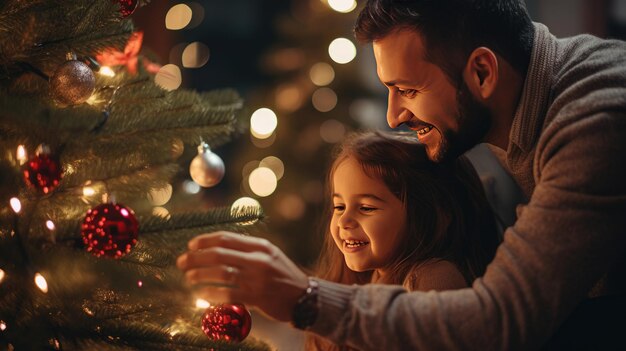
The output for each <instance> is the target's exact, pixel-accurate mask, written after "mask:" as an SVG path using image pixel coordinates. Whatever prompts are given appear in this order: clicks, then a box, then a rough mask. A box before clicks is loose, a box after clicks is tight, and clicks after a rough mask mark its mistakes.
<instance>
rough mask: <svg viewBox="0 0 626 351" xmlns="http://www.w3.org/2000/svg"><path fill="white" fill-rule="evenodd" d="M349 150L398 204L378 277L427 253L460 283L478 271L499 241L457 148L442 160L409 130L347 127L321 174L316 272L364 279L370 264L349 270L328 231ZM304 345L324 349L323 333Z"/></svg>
mask: <svg viewBox="0 0 626 351" xmlns="http://www.w3.org/2000/svg"><path fill="white" fill-rule="evenodd" d="M348 157H351V158H353V159H355V160H357V161H358V162H359V164H360V165H361V166H362V167H363V171H364V172H365V173H366V174H367V175H368V176H370V177H371V178H374V179H380V180H381V181H383V182H384V183H385V185H386V186H387V187H388V188H389V190H390V191H391V192H392V193H394V194H395V195H396V196H397V197H398V198H399V199H400V200H401V201H402V202H403V204H404V208H405V210H406V214H407V215H406V218H407V223H406V226H405V228H406V235H404V237H403V241H402V242H401V243H400V245H398V247H399V252H397V253H396V255H395V259H394V261H393V262H390V263H389V265H388V267H385V268H386V271H387V272H388V273H387V274H386V275H385V277H384V281H379V283H386V284H402V283H403V282H404V279H405V278H406V276H407V275H408V274H409V272H410V270H411V269H412V268H413V267H415V266H417V265H419V264H422V263H424V262H426V261H428V260H430V259H444V260H448V261H450V262H452V263H454V264H455V265H456V266H457V268H458V269H459V270H460V272H461V273H462V274H463V276H464V278H465V280H466V282H467V283H468V285H470V284H471V283H472V281H473V280H474V279H476V278H477V277H479V276H481V275H482V274H483V273H484V272H485V268H486V266H487V264H489V262H491V260H492V259H493V257H494V255H495V251H496V248H497V246H498V244H499V243H500V235H499V233H498V230H497V227H496V222H495V216H494V214H493V212H492V210H491V208H490V206H489V203H488V202H487V198H486V196H485V194H484V190H483V188H482V183H481V182H480V180H479V178H478V175H477V174H476V172H475V170H474V168H473V167H472V165H471V164H470V163H469V161H468V160H467V159H466V158H465V157H464V156H461V157H459V158H457V159H456V160H453V161H450V162H446V163H433V162H431V161H430V160H429V159H428V157H427V155H426V150H425V148H424V146H423V145H422V144H420V143H419V142H417V140H415V137H414V136H411V137H406V136H402V135H399V134H397V133H396V134H382V133H380V132H375V133H374V132H369V133H359V134H354V135H352V136H351V137H350V138H348V139H347V140H346V141H345V142H344V143H343V144H342V145H341V146H340V147H339V148H338V149H336V151H335V157H334V158H333V163H332V165H331V167H330V170H329V172H328V176H327V179H326V184H327V185H326V186H327V191H326V194H327V200H326V202H327V206H326V211H327V215H326V216H325V218H326V226H325V227H324V228H325V229H324V243H323V246H322V251H321V253H320V256H319V259H318V263H317V267H316V276H318V277H320V278H323V279H326V280H329V281H334V282H339V283H344V284H366V283H370V282H371V280H372V274H373V271H368V272H354V271H352V270H350V269H349V268H348V266H347V265H346V263H345V260H344V257H343V254H342V253H341V251H340V250H339V248H337V246H336V245H335V242H334V240H333V238H332V236H331V234H330V232H329V223H330V218H331V215H332V213H331V211H332V203H331V201H332V200H331V199H330V196H329V195H330V194H332V193H333V189H332V178H333V174H334V171H335V169H336V168H337V166H338V165H339V164H340V163H341V162H342V161H343V160H345V159H346V158H348ZM307 346H308V347H307V349H332V348H335V349H336V346H333V344H331V343H327V342H326V341H325V339H320V338H316V337H314V338H308V340H307Z"/></svg>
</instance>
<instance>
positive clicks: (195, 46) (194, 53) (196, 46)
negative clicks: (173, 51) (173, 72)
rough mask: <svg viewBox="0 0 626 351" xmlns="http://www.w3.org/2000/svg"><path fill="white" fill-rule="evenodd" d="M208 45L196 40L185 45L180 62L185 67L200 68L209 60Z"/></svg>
mask: <svg viewBox="0 0 626 351" xmlns="http://www.w3.org/2000/svg"><path fill="white" fill-rule="evenodd" d="M209 56H210V51H209V47H208V46H206V45H204V44H203V43H201V42H199V41H196V42H193V43H191V44H189V45H187V46H186V47H185V50H183V55H182V63H183V67H185V68H200V67H202V66H204V65H205V64H206V63H207V62H209Z"/></svg>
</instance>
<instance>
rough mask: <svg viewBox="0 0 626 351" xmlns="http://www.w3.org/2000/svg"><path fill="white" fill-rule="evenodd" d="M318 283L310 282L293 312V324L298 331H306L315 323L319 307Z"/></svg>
mask: <svg viewBox="0 0 626 351" xmlns="http://www.w3.org/2000/svg"><path fill="white" fill-rule="evenodd" d="M317 286H318V285H317V282H316V281H314V280H309V287H308V288H307V289H306V291H305V293H304V295H302V297H300V299H299V300H298V302H297V303H296V306H295V307H294V310H293V316H292V322H293V325H294V326H295V327H296V328H298V329H306V328H308V327H310V326H311V325H313V323H315V320H316V319H317V311H318V310H319V306H318V303H317Z"/></svg>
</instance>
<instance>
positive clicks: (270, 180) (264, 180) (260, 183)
mask: <svg viewBox="0 0 626 351" xmlns="http://www.w3.org/2000/svg"><path fill="white" fill-rule="evenodd" d="M248 184H249V185H250V190H252V192H253V193H254V194H255V195H257V196H261V197H265V196H269V195H271V194H272V193H274V190H276V187H277V186H278V179H276V174H274V172H272V170H271V169H269V168H267V167H259V168H257V169H255V170H254V171H252V173H250V177H249V178H248Z"/></svg>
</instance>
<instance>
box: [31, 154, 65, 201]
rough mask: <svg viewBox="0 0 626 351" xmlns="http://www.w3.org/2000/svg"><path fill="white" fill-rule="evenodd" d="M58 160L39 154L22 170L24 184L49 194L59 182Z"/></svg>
mask: <svg viewBox="0 0 626 351" xmlns="http://www.w3.org/2000/svg"><path fill="white" fill-rule="evenodd" d="M59 163H60V162H59V159H58V158H57V157H55V156H52V155H49V154H43V153H42V154H39V155H37V156H35V157H33V158H32V159H30V160H29V161H28V163H27V164H26V168H24V180H25V181H26V184H28V185H29V186H32V187H34V188H37V189H38V190H39V191H40V192H42V193H44V194H48V193H50V192H51V191H52V190H53V189H54V188H56V186H57V185H59V181H60V180H61V166H60V165H59Z"/></svg>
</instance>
